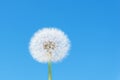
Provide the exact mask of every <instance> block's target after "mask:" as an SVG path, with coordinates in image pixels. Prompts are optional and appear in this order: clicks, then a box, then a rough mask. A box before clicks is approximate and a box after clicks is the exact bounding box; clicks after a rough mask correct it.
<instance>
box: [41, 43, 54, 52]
mask: <svg viewBox="0 0 120 80" xmlns="http://www.w3.org/2000/svg"><path fill="white" fill-rule="evenodd" d="M55 47H56V45H55V43H54V42H52V41H47V42H44V44H43V48H44V49H45V50H47V51H48V52H50V51H51V50H54V49H55Z"/></svg>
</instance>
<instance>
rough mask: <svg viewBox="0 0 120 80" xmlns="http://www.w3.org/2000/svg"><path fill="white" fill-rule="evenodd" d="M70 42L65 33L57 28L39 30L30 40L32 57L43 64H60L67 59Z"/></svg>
mask: <svg viewBox="0 0 120 80" xmlns="http://www.w3.org/2000/svg"><path fill="white" fill-rule="evenodd" d="M69 48H70V41H69V39H68V37H67V35H65V33H64V32H63V31H61V30H59V29H56V28H43V29H40V30H38V31H37V32H36V33H35V34H34V35H33V37H32V38H31V40H30V45H29V50H30V53H31V55H32V57H33V58H34V59H35V60H37V61H38V62H41V63H47V62H49V61H51V62H58V61H61V60H62V59H63V58H65V57H66V55H67V54H68V51H69Z"/></svg>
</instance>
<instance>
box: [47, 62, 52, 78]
mask: <svg viewBox="0 0 120 80" xmlns="http://www.w3.org/2000/svg"><path fill="white" fill-rule="evenodd" d="M48 80H52V64H51V61H49V62H48Z"/></svg>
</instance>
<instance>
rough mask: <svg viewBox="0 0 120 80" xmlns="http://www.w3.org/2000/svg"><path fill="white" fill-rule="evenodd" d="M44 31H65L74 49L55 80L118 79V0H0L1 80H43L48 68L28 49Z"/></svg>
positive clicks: (59, 65) (56, 69) (55, 67)
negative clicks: (38, 34) (45, 29)
mask: <svg viewBox="0 0 120 80" xmlns="http://www.w3.org/2000/svg"><path fill="white" fill-rule="evenodd" d="M43 27H57V28H59V29H61V30H63V31H64V32H65V33H66V34H67V35H68V36H69V38H70V40H71V45H72V47H71V50H70V51H69V56H68V57H67V58H65V59H64V60H63V61H62V62H59V63H55V64H53V70H52V71H53V80H120V1H119V0H0V80H47V74H48V73H47V64H41V63H38V62H36V61H35V60H33V58H32V57H31V55H30V53H29V49H28V46H29V41H30V38H31V37H32V35H33V34H34V32H36V31H37V30H38V29H41V28H43Z"/></svg>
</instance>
